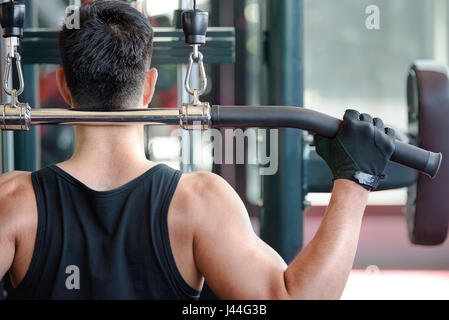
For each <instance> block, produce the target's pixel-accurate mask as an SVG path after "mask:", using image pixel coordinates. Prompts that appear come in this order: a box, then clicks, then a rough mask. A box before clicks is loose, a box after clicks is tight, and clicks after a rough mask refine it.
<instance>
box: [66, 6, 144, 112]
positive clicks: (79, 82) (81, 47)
mask: <svg viewBox="0 0 449 320" xmlns="http://www.w3.org/2000/svg"><path fill="white" fill-rule="evenodd" d="M79 17H80V28H79V29H75V28H73V29H69V28H67V26H66V25H65V24H64V26H63V27H62V30H61V32H60V34H59V48H60V53H61V58H62V65H63V67H64V71H65V75H66V79H67V85H68V87H69V89H70V92H71V94H72V99H73V103H74V107H76V108H79V109H83V110H98V111H107V110H120V109H127V108H131V107H133V106H134V105H135V104H136V103H137V102H138V99H139V98H140V94H141V93H142V90H143V84H144V80H145V75H146V72H147V71H148V70H149V68H150V66H151V56H152V51H153V29H152V27H151V25H150V23H149V21H148V19H147V18H146V17H145V16H144V15H143V14H141V13H140V12H139V11H137V10H136V9H134V8H132V7H131V6H130V5H128V4H126V3H123V2H119V1H105V0H99V1H94V2H92V3H89V4H86V5H83V6H81V7H80V8H79Z"/></svg>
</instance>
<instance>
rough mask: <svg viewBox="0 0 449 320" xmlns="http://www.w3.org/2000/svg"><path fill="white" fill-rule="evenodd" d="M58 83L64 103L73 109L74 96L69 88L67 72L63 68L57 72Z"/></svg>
mask: <svg viewBox="0 0 449 320" xmlns="http://www.w3.org/2000/svg"><path fill="white" fill-rule="evenodd" d="M56 83H57V84H58V89H59V92H60V93H61V96H62V97H63V98H64V101H65V102H66V103H67V104H68V105H69V106H71V107H73V105H72V95H71V93H70V90H69V87H68V86H67V81H66V77H65V72H64V69H63V68H59V69H58V70H56Z"/></svg>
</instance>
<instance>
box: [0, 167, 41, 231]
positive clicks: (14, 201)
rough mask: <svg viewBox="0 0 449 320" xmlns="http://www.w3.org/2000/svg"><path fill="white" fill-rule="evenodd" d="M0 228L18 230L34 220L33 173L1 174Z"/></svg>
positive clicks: (15, 172) (14, 172)
mask: <svg viewBox="0 0 449 320" xmlns="http://www.w3.org/2000/svg"><path fill="white" fill-rule="evenodd" d="M0 190H1V192H0V228H2V229H3V231H5V229H8V230H10V231H11V230H14V231H17V230H19V229H21V228H22V226H25V225H28V224H29V223H30V222H31V223H32V222H33V220H34V219H33V214H34V215H35V212H34V211H35V210H33V209H35V208H36V204H35V197H34V191H33V185H32V182H31V173H30V172H23V171H13V172H8V173H4V174H1V175H0Z"/></svg>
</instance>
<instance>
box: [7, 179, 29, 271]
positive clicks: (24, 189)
mask: <svg viewBox="0 0 449 320" xmlns="http://www.w3.org/2000/svg"><path fill="white" fill-rule="evenodd" d="M29 184H30V182H29V173H25V172H10V173H6V174H2V175H0V190H1V193H0V279H2V278H3V277H4V276H5V274H6V273H7V272H8V271H9V269H10V268H11V266H12V264H13V262H14V257H15V254H16V243H17V236H18V232H19V231H20V227H21V226H22V225H23V222H24V218H25V216H24V215H23V214H22V211H23V210H22V209H23V208H22V207H23V206H21V205H20V206H19V205H18V204H22V205H23V204H24V203H25V202H26V201H25V199H23V197H29V194H28V193H29V190H28V189H29Z"/></svg>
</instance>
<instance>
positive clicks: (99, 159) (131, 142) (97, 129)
mask: <svg viewBox="0 0 449 320" xmlns="http://www.w3.org/2000/svg"><path fill="white" fill-rule="evenodd" d="M75 140H76V150H75V153H74V154H73V156H72V158H71V159H70V160H69V161H71V162H75V163H78V162H79V163H82V164H83V165H88V166H91V165H92V166H93V167H97V168H106V169H107V168H110V169H113V170H115V169H118V168H122V167H129V166H133V165H136V164H138V163H144V162H147V159H146V156H145V148H144V131H143V126H142V125H127V126H76V127H75Z"/></svg>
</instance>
